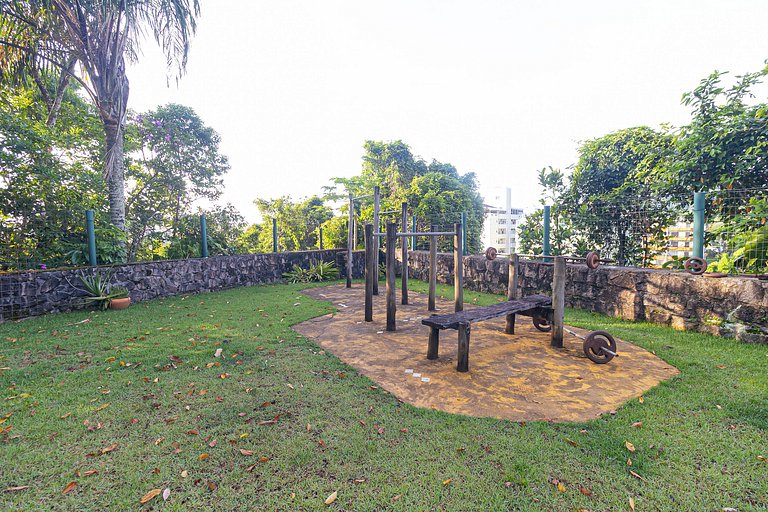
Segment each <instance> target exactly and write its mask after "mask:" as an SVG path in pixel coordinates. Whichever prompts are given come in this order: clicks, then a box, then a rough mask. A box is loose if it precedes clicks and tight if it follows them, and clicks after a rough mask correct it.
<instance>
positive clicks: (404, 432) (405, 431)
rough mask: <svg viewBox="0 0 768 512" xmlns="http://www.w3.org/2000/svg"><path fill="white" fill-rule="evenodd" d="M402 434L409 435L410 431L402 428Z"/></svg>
mask: <svg viewBox="0 0 768 512" xmlns="http://www.w3.org/2000/svg"><path fill="white" fill-rule="evenodd" d="M400 432H402V433H403V434H407V433H408V429H407V428H401V429H400Z"/></svg>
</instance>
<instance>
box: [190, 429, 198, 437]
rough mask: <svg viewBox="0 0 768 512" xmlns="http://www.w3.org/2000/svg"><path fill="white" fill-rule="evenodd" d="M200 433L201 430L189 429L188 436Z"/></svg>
mask: <svg viewBox="0 0 768 512" xmlns="http://www.w3.org/2000/svg"><path fill="white" fill-rule="evenodd" d="M199 433H200V432H198V431H197V430H187V435H188V436H196V435H197V434H199Z"/></svg>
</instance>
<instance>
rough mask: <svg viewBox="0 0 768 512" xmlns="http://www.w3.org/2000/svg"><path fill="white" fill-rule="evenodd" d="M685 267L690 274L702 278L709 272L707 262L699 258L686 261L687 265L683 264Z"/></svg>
mask: <svg viewBox="0 0 768 512" xmlns="http://www.w3.org/2000/svg"><path fill="white" fill-rule="evenodd" d="M683 267H684V268H685V271H686V272H688V273H689V274H693V275H695V276H700V275H701V274H703V273H704V271H705V270H707V260H705V259H704V258H697V257H693V258H688V259H687V260H685V263H683Z"/></svg>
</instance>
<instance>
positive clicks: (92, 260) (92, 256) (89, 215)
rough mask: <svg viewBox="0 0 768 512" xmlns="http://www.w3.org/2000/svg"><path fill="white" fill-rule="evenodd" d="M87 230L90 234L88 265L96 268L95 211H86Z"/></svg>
mask: <svg viewBox="0 0 768 512" xmlns="http://www.w3.org/2000/svg"><path fill="white" fill-rule="evenodd" d="M85 230H86V232H87V233H88V263H89V264H90V265H91V266H92V267H95V266H96V228H95V224H94V220H93V210H85Z"/></svg>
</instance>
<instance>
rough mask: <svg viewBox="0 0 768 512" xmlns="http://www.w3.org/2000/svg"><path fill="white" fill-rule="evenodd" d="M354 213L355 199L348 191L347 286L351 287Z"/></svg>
mask: <svg viewBox="0 0 768 512" xmlns="http://www.w3.org/2000/svg"><path fill="white" fill-rule="evenodd" d="M354 215H355V200H354V198H353V197H352V192H350V193H349V220H348V221H347V288H352V243H353V242H352V229H353V224H354V222H355V221H354Z"/></svg>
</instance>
